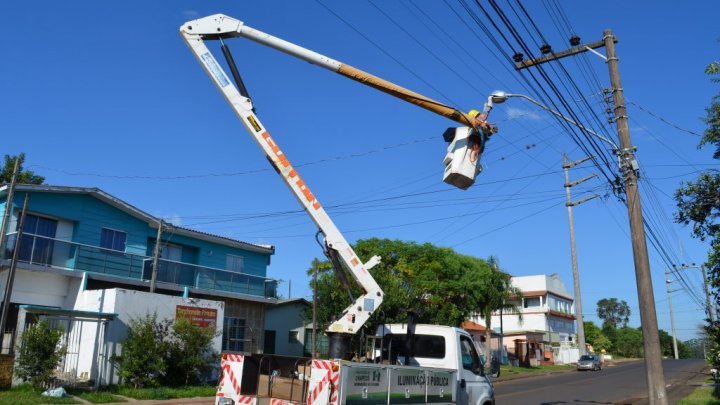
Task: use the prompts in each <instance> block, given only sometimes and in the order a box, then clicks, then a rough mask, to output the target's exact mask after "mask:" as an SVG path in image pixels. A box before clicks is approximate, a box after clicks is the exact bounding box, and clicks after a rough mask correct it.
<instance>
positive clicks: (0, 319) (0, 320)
mask: <svg viewBox="0 0 720 405" xmlns="http://www.w3.org/2000/svg"><path fill="white" fill-rule="evenodd" d="M29 203H30V193H25V201H24V202H23V210H22V215H21V216H20V223H19V224H18V231H17V233H16V234H15V235H16V236H15V237H16V239H15V247H14V248H13V255H12V260H11V261H10V270H8V278H7V282H6V284H5V295H4V296H3V305H2V314H1V315H0V348H2V341H3V339H4V338H5V327H6V326H7V318H8V312H9V311H10V299H11V297H12V290H13V284H15V269H16V268H17V261H18V255H19V254H20V245H22V237H23V226H25V215H26V214H27V208H28V205H29ZM10 352H12V348H10Z"/></svg>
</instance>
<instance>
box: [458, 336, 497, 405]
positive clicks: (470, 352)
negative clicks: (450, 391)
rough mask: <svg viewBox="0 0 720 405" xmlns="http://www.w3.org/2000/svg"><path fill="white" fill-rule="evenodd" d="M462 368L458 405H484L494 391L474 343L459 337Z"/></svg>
mask: <svg viewBox="0 0 720 405" xmlns="http://www.w3.org/2000/svg"><path fill="white" fill-rule="evenodd" d="M459 339H460V341H459V342H458V343H459V347H460V350H459V352H460V353H459V355H460V363H459V364H460V367H458V378H459V379H460V381H459V382H458V384H459V389H458V391H457V393H458V395H457V403H458V405H482V404H485V403H486V401H489V400H490V398H492V389H491V387H490V384H489V382H488V380H487V378H485V373H484V372H483V369H482V363H481V362H480V356H479V355H478V352H477V350H475V344H474V343H473V341H472V340H471V339H470V338H469V337H467V336H464V335H459Z"/></svg>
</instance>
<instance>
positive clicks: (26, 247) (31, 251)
mask: <svg viewBox="0 0 720 405" xmlns="http://www.w3.org/2000/svg"><path fill="white" fill-rule="evenodd" d="M16 241H17V233H11V234H8V238H7V243H6V249H5V252H4V254H3V257H4V258H5V259H10V258H12V255H13V251H14V249H15V246H16ZM18 262H20V263H28V264H32V265H36V266H47V267H53V268H58V269H64V270H73V271H87V272H92V273H101V274H107V275H110V276H116V277H123V278H127V279H135V280H144V281H149V280H150V279H151V277H152V257H148V256H143V255H136V254H132V253H125V252H118V251H116V250H112V249H105V248H101V247H98V246H91V245H85V244H81V243H75V242H68V241H64V240H59V239H54V238H48V237H45V236H39V235H31V234H23V236H22V243H21V244H20V251H19V252H18ZM157 281H158V282H165V283H169V284H173V285H176V286H181V287H191V288H198V289H204V290H215V291H222V292H229V293H239V294H248V295H253V296H258V297H266V298H277V295H276V291H277V285H278V280H275V279H271V278H266V277H261V276H254V275H251V274H242V273H236V272H232V271H227V270H222V269H216V268H212V267H205V266H198V265H196V264H190V263H182V262H176V261H172V260H165V259H160V260H159V265H158V271H157Z"/></svg>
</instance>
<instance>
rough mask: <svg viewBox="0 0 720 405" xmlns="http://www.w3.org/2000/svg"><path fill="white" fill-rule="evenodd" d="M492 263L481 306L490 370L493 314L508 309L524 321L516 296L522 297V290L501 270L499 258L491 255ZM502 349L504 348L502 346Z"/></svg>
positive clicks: (486, 367) (487, 368)
mask: <svg viewBox="0 0 720 405" xmlns="http://www.w3.org/2000/svg"><path fill="white" fill-rule="evenodd" d="M487 262H488V264H489V265H490V267H491V269H492V272H491V273H490V274H491V277H490V278H489V279H488V280H487V282H488V288H486V294H487V295H486V296H485V299H484V303H483V304H484V305H482V306H481V308H480V314H481V315H482V317H483V319H484V320H485V344H486V346H487V350H486V352H487V355H486V356H485V369H486V370H490V369H491V367H492V359H491V356H490V327H491V321H492V314H493V313H494V312H496V311H501V310H502V311H503V312H505V311H507V312H510V313H517V314H519V317H520V322H522V313H521V312H520V309H519V307H518V306H517V305H515V304H514V302H516V301H515V300H514V298H516V297H520V296H521V292H520V290H519V289H518V288H516V287H514V286H513V285H512V283H511V276H510V275H509V274H508V273H505V272H503V271H501V270H500V266H499V263H498V260H497V258H495V257H494V256H490V258H488V260H487ZM500 349H501V350H502V348H500Z"/></svg>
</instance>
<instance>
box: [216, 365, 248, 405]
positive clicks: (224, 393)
mask: <svg viewBox="0 0 720 405" xmlns="http://www.w3.org/2000/svg"><path fill="white" fill-rule="evenodd" d="M244 360H245V357H244V356H243V355H241V354H230V353H226V354H223V357H222V360H221V362H220V366H221V370H222V371H221V372H222V375H221V376H220V384H219V387H218V392H217V394H216V397H220V398H222V397H230V398H233V399H234V400H235V403H236V404H243V405H255V402H256V398H254V397H250V396H246V395H240V377H242V368H243V361H244ZM236 371H237V373H236Z"/></svg>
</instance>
